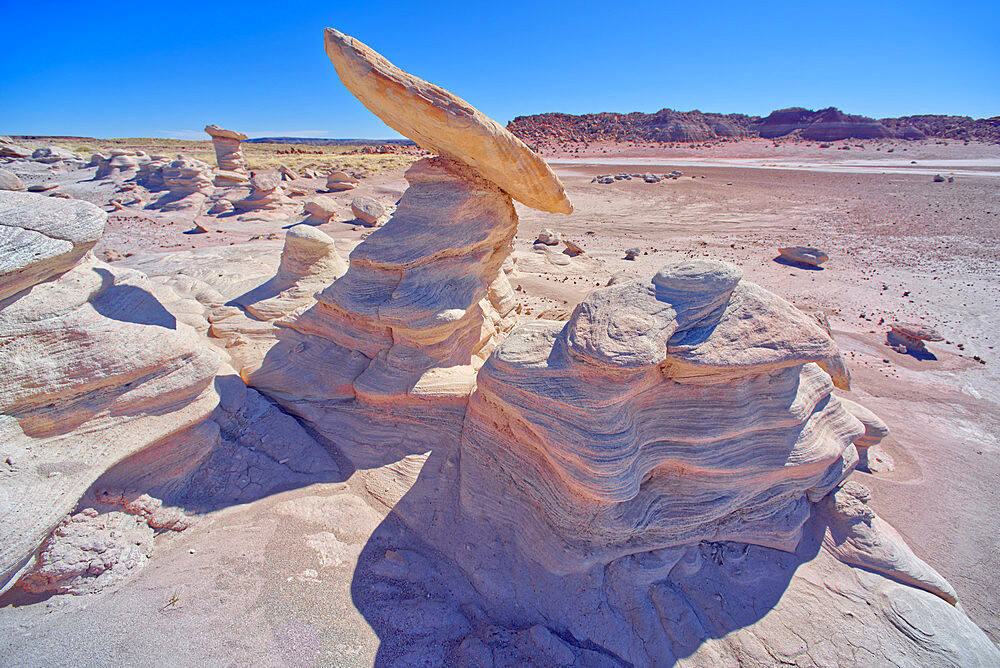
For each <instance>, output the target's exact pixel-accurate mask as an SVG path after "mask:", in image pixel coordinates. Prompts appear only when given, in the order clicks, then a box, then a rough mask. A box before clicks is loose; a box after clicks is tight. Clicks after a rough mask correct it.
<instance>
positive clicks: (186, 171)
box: [151, 155, 212, 211]
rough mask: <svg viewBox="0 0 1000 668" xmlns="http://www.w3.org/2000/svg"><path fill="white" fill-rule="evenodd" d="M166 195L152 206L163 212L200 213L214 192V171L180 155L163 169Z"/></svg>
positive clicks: (203, 164) (205, 165)
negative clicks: (190, 211) (210, 194)
mask: <svg viewBox="0 0 1000 668" xmlns="http://www.w3.org/2000/svg"><path fill="white" fill-rule="evenodd" d="M161 174H162V182H163V187H164V189H166V190H168V191H169V192H168V193H166V194H164V195H163V196H162V197H161V198H160V199H158V200H157V201H156V202H155V203H154V204H152V205H151V206H152V207H153V208H157V209H161V210H163V211H185V210H189V209H193V210H195V211H198V210H200V209H201V207H202V206H203V205H204V204H205V201H206V200H207V199H208V194H209V193H210V192H211V191H212V169H211V167H209V166H208V165H207V164H205V163H204V162H202V161H201V160H195V159H194V158H189V157H185V156H183V155H178V156H177V159H176V160H173V161H171V162H170V164H169V165H166V166H164V167H162V171H161Z"/></svg>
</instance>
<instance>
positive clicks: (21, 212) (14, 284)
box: [0, 191, 107, 302]
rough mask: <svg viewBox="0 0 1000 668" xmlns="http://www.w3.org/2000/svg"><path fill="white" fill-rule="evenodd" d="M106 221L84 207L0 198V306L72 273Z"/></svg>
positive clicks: (22, 196)
mask: <svg viewBox="0 0 1000 668" xmlns="http://www.w3.org/2000/svg"><path fill="white" fill-rule="evenodd" d="M106 219H107V214H106V213H104V212H103V211H101V210H100V209H98V208H97V207H96V206H94V205H93V204H90V203H89V202H82V201H79V200H72V201H66V200H60V199H53V198H50V197H45V196H43V195H34V194H29V193H18V192H7V191H3V192H0V302H3V300H5V299H7V298H8V297H10V296H12V295H14V294H16V293H18V292H20V291H22V290H24V289H26V288H30V287H31V286H33V285H35V284H37V283H41V282H42V281H46V280H49V279H51V278H54V277H56V276H58V275H60V274H62V273H63V272H65V271H68V270H69V269H70V268H72V267H73V265H75V264H76V263H77V262H78V261H79V260H80V258H81V257H83V255H84V253H86V252H87V251H88V250H90V249H91V248H93V247H94V244H96V243H97V242H98V241H99V240H100V238H101V235H102V234H103V233H104V221H105V220H106Z"/></svg>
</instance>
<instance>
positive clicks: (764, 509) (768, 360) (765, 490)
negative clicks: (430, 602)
mask: <svg viewBox="0 0 1000 668" xmlns="http://www.w3.org/2000/svg"><path fill="white" fill-rule="evenodd" d="M740 277H741V272H740V270H738V269H737V268H736V267H734V266H732V265H727V264H724V263H721V262H710V261H688V262H684V263H681V264H678V265H674V266H671V267H668V268H666V269H664V270H662V271H661V272H659V273H658V274H657V275H656V276H655V277H654V278H653V280H652V281H651V282H639V281H636V282H631V283H624V284H619V285H615V286H612V287H610V288H606V289H603V290H598V291H596V292H594V293H591V295H590V296H589V297H588V298H587V299H586V300H585V301H584V302H582V303H581V304H580V305H579V306H578V307H577V309H576V310H575V311H574V313H573V316H572V317H571V319H570V321H569V322H568V323H562V322H548V321H537V322H534V323H531V324H529V325H526V326H524V327H521V328H518V329H517V330H516V331H514V332H513V333H512V334H511V335H510V336H509V337H508V338H507V339H506V340H505V341H504V342H503V343H502V344H501V345H500V346H499V347H498V348H497V349H496V350H495V351H494V354H493V355H492V356H491V357H490V359H489V360H488V362H487V363H486V365H484V366H483V368H482V369H481V371H480V374H479V378H478V390H477V391H476V393H475V394H474V395H473V397H472V399H471V402H470V406H469V410H468V414H467V417H466V421H465V426H464V431H463V441H462V480H461V499H462V507H463V510H464V511H466V512H469V513H471V514H473V515H485V516H488V517H490V518H491V519H492V520H493V521H496V522H500V523H502V524H506V525H509V526H512V527H518V530H517V531H516V532H515V533H516V534H517V535H518V536H519V539H520V540H521V541H522V543H523V544H522V548H523V549H524V550H525V551H526V552H527V553H528V554H529V555H531V556H532V557H533V558H534V559H536V560H538V561H539V562H541V563H543V564H545V565H546V566H547V567H549V568H550V569H552V570H555V571H557V572H559V571H569V570H574V569H582V568H585V567H587V566H588V565H591V564H594V563H601V562H603V563H607V562H609V561H611V560H613V559H614V558H616V557H618V556H622V555H625V554H630V553H636V552H644V551H650V550H654V549H660V548H668V547H676V546H682V545H686V544H692V543H697V542H699V541H702V540H710V541H722V540H732V541H739V542H744V543H753V544H758V545H763V546H768V547H774V548H778V549H783V550H789V551H790V550H793V549H794V548H795V546H796V545H797V543H798V541H799V537H800V535H801V528H802V525H803V523H804V522H805V521H806V520H807V519H808V517H809V515H810V509H811V503H810V502H815V501H818V500H819V499H821V498H823V497H824V496H825V495H826V494H827V493H828V492H830V490H832V489H834V487H835V486H836V485H837V484H839V483H840V482H841V481H842V480H843V478H844V477H845V476H846V474H847V473H849V472H850V471H851V470H852V468H853V467H854V464H855V463H856V461H857V453H856V451H855V447H854V445H853V444H852V441H854V440H855V439H856V438H857V437H858V436H860V434H861V433H862V427H861V425H860V424H859V423H858V421H857V420H856V419H855V418H853V417H852V416H851V415H850V414H849V413H848V412H847V411H845V410H844V409H843V407H841V405H840V404H839V402H838V401H837V399H836V398H835V397H833V396H832V395H831V390H832V389H833V384H832V382H831V380H830V377H829V376H828V375H827V374H826V373H824V372H823V371H822V370H821V369H820V368H819V367H818V366H817V365H816V364H813V362H816V361H818V360H823V359H828V358H830V357H832V356H834V355H836V354H837V348H836V344H835V343H834V342H833V340H832V339H830V337H829V336H828V335H827V334H826V332H824V331H823V330H822V328H821V327H819V326H818V325H817V324H816V323H815V322H814V321H813V320H811V319H810V318H808V317H806V316H805V315H804V314H802V313H801V312H799V311H798V310H796V309H795V308H794V307H793V306H792V305H790V304H789V303H787V302H786V301H784V300H783V299H781V298H779V297H777V296H776V295H774V294H772V293H770V292H767V291H766V290H764V289H762V288H760V287H758V286H756V285H754V284H752V283H746V282H741V281H740Z"/></svg>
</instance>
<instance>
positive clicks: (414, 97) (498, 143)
mask: <svg viewBox="0 0 1000 668" xmlns="http://www.w3.org/2000/svg"><path fill="white" fill-rule="evenodd" d="M325 40H326V53H327V55H328V56H329V57H330V60H331V61H333V64H334V65H335V66H336V68H337V74H339V75H340V80H341V81H343V82H344V85H345V86H347V88H348V90H350V91H351V92H352V93H354V95H356V96H357V98H358V99H359V100H361V102H362V103H363V104H364V105H365V106H366V107H368V108H369V109H370V110H371V111H372V113H374V114H375V115H376V116H378V117H379V118H381V119H382V120H383V121H385V122H386V124H387V125H389V126H390V127H391V128H393V129H394V130H396V131H398V132H400V133H402V134H403V135H406V136H407V137H409V138H410V139H412V140H413V141H415V142H416V143H417V144H418V145H419V146H420V147H422V148H425V149H427V150H428V151H432V152H434V153H438V154H440V155H443V156H447V157H449V158H452V159H453V160H459V161H462V162H464V163H466V164H468V165H469V166H471V167H472V168H473V169H474V170H475V171H476V172H477V173H478V174H479V175H480V176H482V177H483V178H485V179H487V180H489V181H492V182H493V183H495V184H496V185H497V186H499V187H500V188H501V189H502V190H504V191H505V192H507V194H509V195H510V196H511V197H513V198H514V199H516V200H518V201H519V202H522V203H524V204H527V205H528V206H531V207H534V208H536V209H541V210H542V211H549V212H551V213H567V214H568V213H572V212H573V205H572V204H571V203H570V201H569V198H568V197H567V196H566V189H565V188H564V187H563V184H562V182H561V181H560V180H559V178H558V177H557V176H556V175H555V173H553V171H552V170H551V169H550V168H549V166H548V165H547V164H546V163H545V161H544V160H542V159H541V158H540V157H538V156H537V155H535V153H534V152H533V151H532V150H531V149H529V148H528V147H527V146H525V144H524V142H522V141H521V140H520V139H518V138H517V137H515V136H514V135H512V134H510V133H509V132H508V131H507V130H506V129H504V128H503V126H501V125H500V124H499V123H497V122H496V121H494V120H492V119H490V118H488V117H487V116H485V115H484V114H483V113H482V112H480V111H479V110H477V109H476V108H475V107H473V106H472V105H470V104H469V103H468V102H466V101H465V100H462V99H461V98H459V97H456V96H455V95H452V94H451V93H449V92H448V91H446V90H444V89H443V88H441V87H439V86H435V85H434V84H431V83H428V82H426V81H424V80H423V79H418V78H417V77H415V76H413V75H411V74H407V73H406V72H404V71H402V70H401V69H399V68H398V67H396V66H395V65H393V64H392V63H390V62H389V61H388V60H386V59H385V58H383V57H382V56H381V55H379V54H378V53H376V52H375V51H373V50H372V49H371V48H369V47H368V46H366V45H365V44H362V43H361V42H359V41H358V40H356V39H354V38H353V37H349V36H347V35H344V34H343V33H341V32H338V31H337V30H334V29H333V28H327V29H326V33H325Z"/></svg>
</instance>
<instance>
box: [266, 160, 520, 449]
mask: <svg viewBox="0 0 1000 668" xmlns="http://www.w3.org/2000/svg"><path fill="white" fill-rule="evenodd" d="M406 178H407V180H408V181H409V183H410V187H409V188H407V190H406V191H405V192H404V193H403V197H402V199H401V200H400V202H399V205H398V207H397V209H396V211H395V213H394V214H393V216H392V218H390V219H389V220H388V222H386V224H385V225H384V226H383V227H381V228H379V229H377V230H376V231H375V232H373V233H372V234H371V235H369V236H368V237H367V238H366V239H365V240H364V242H362V243H361V244H360V245H359V246H357V247H356V248H355V249H354V251H353V252H352V253H351V257H350V268H349V269H348V270H347V273H346V274H344V275H343V277H341V278H340V279H339V280H337V281H336V282H335V283H333V284H332V285H331V286H330V287H328V288H327V289H326V290H324V291H323V292H322V293H321V294H320V295H319V296H318V301H317V303H316V305H315V306H313V307H312V308H310V309H309V310H308V311H306V312H305V313H302V314H301V315H299V316H298V317H295V318H294V319H289V320H287V321H284V322H280V323H279V324H280V325H281V326H282V327H283V331H281V332H280V333H279V339H280V340H279V343H278V344H277V345H276V346H275V347H274V348H272V349H271V351H270V352H269V354H268V357H267V359H266V360H265V363H264V365H263V366H262V367H261V369H260V370H259V371H257V372H256V373H254V374H253V376H252V377H251V379H250V382H251V383H252V384H253V385H254V386H255V387H257V388H259V389H260V390H261V391H263V392H265V393H266V394H268V395H270V396H272V397H274V398H275V399H277V400H278V401H279V402H280V403H282V404H283V405H285V406H286V407H287V408H289V409H290V410H292V411H294V412H299V413H300V414H302V411H303V410H304V409H305V408H304V404H305V403H308V402H316V401H321V402H323V403H328V402H338V401H339V402H345V401H352V400H355V399H359V400H361V401H362V402H363V403H365V404H367V405H369V406H382V407H385V408H388V407H390V406H391V407H393V408H398V407H400V406H401V405H404V404H407V403H413V402H417V403H421V402H423V401H424V400H435V401H439V402H440V401H443V402H446V403H447V402H448V401H452V402H458V404H461V405H464V403H465V401H466V398H467V396H468V394H469V392H470V391H471V387H472V384H473V382H474V380H475V372H476V369H478V368H479V366H480V365H481V364H482V362H483V361H484V360H485V359H486V357H487V356H488V355H489V354H490V352H491V351H492V350H493V347H494V346H495V345H496V343H497V342H498V340H499V339H500V337H501V336H502V334H503V333H504V332H505V331H507V330H509V328H510V326H511V323H510V322H509V321H508V320H509V319H506V318H505V317H504V316H506V315H508V314H509V312H510V311H511V310H512V309H513V305H514V304H513V299H512V298H511V291H510V284H509V283H507V281H506V278H505V276H504V275H503V274H502V272H500V267H501V265H502V264H503V261H504V259H505V258H506V257H507V256H508V255H509V253H510V250H511V246H512V243H513V238H514V234H515V232H516V230H517V215H516V213H515V212H514V207H513V204H512V202H511V199H510V197H509V196H508V195H507V194H506V193H504V192H503V191H501V190H500V189H499V188H497V187H496V186H495V185H493V184H492V183H489V182H487V181H485V180H483V179H482V178H479V177H478V176H476V174H475V173H474V172H473V171H472V170H471V169H469V168H468V167H466V166H464V165H462V164H461V163H458V162H455V161H452V160H448V159H446V158H425V159H423V160H420V161H419V162H417V163H415V164H414V165H413V167H411V168H410V170H409V171H408V172H407V174H406ZM338 436H342V434H338Z"/></svg>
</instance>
